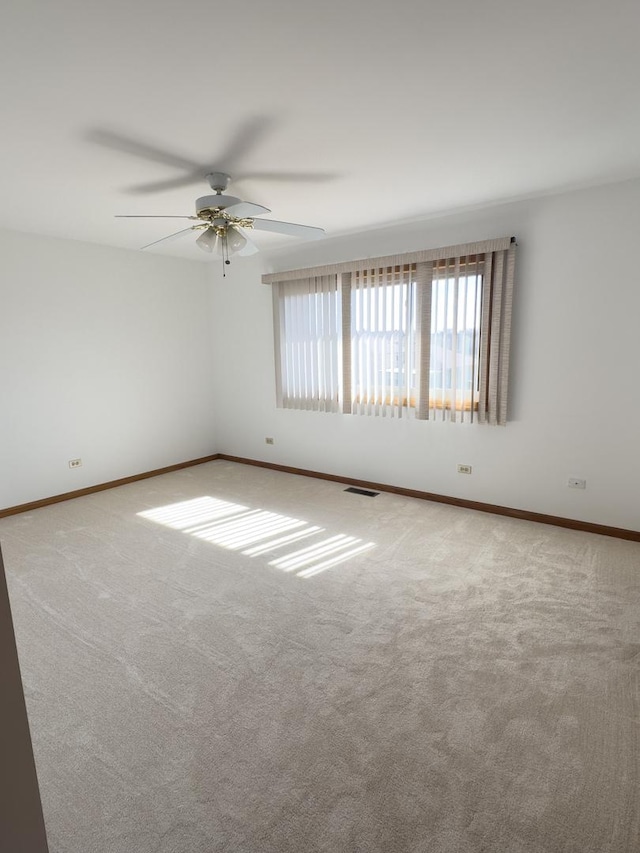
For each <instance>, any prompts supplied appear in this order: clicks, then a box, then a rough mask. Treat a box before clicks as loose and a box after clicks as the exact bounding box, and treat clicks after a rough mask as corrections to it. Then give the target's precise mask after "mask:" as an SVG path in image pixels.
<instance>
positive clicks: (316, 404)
mask: <svg viewBox="0 0 640 853" xmlns="http://www.w3.org/2000/svg"><path fill="white" fill-rule="evenodd" d="M273 295H274V312H275V315H276V316H275V320H276V322H275V327H276V329H277V330H279V333H278V334H277V335H276V347H277V350H278V351H279V353H277V354H278V356H279V357H278V358H277V359H276V361H277V363H279V366H280V369H279V370H278V371H277V372H276V379H277V382H276V386H277V387H276V392H277V397H278V405H279V406H281V407H282V408H285V409H315V410H317V411H321V412H337V411H338V402H339V384H340V382H339V379H340V368H339V363H338V362H339V346H338V343H339V340H340V336H341V333H340V323H341V317H340V314H341V312H340V310H339V308H340V306H339V303H338V299H339V294H338V286H337V276H336V275H323V276H313V277H311V278H308V279H303V280H300V281H288V282H281V283H280V284H278V285H276V286H274V292H273Z"/></svg>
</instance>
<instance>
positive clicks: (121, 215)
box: [113, 213, 200, 219]
mask: <svg viewBox="0 0 640 853" xmlns="http://www.w3.org/2000/svg"><path fill="white" fill-rule="evenodd" d="M113 218H114V219H200V217H199V216H181V215H177V216H171V215H168V216H156V215H155V214H150V215H147V214H145V213H116V215H115V216H114V217H113Z"/></svg>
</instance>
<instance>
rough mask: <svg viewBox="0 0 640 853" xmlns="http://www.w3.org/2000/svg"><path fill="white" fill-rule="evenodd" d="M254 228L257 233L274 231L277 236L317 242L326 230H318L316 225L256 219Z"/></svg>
mask: <svg viewBox="0 0 640 853" xmlns="http://www.w3.org/2000/svg"><path fill="white" fill-rule="evenodd" d="M253 227H254V229H255V230H256V231H273V232H274V233H276V234H289V235H290V236H291V237H306V238H307V239H308V240H317V239H318V238H319V237H322V236H323V234H324V228H316V227H315V226H314V225H296V224H295V223H294V222H278V220H277V219H254V220H253Z"/></svg>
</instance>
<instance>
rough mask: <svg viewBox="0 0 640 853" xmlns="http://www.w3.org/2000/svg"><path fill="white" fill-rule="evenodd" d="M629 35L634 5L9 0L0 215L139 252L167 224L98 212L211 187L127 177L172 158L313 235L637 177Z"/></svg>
mask: <svg viewBox="0 0 640 853" xmlns="http://www.w3.org/2000/svg"><path fill="white" fill-rule="evenodd" d="M639 35H640V3H639V2H638V0H609V2H608V3H604V2H603V0H535V2H531V0H527V2H523V1H522V0H482V2H478V0H398V2H395V3H393V2H389V0H323V2H321V3H314V4H310V3H305V2H304V0H245V2H238V3H233V2H226V3H220V2H212V0H208V2H203V0H191V2H189V3H178V2H175V0H171V2H168V0H108V2H105V0H100V2H97V0H57V2H55V3H43V2H42V0H8V2H6V0H5V4H4V5H3V13H2V32H1V33H0V70H1V76H0V80H1V81H2V83H1V84H0V85H1V86H2V89H3V93H2V130H1V131H0V153H1V155H2V156H1V157H0V184H1V186H2V193H1V195H0V226H4V227H7V228H13V229H18V230H23V231H33V232H38V233H42V234H50V235H55V236H60V237H69V238H74V239H79V240H89V241H93V242H98V243H105V244H108V245H112V246H121V247H126V248H137V247H139V246H142V245H144V244H145V243H148V242H150V241H151V240H154V239H158V238H159V237H161V236H163V235H165V234H168V233H171V231H177V230H178V229H179V228H180V227H184V226H183V225H181V224H180V220H176V223H174V222H172V221H171V220H168V221H167V222H163V220H148V221H145V220H118V219H114V218H113V217H114V214H116V213H130V214H139V213H149V214H190V213H192V212H193V202H194V200H195V198H196V197H197V196H199V195H205V194H207V191H208V186H207V184H206V182H205V181H204V179H203V180H202V181H200V182H197V183H194V184H193V185H192V186H186V187H179V188H173V189H171V188H168V189H165V190H164V191H162V192H157V193H154V194H150V193H147V194H143V193H140V192H135V191H133V188H135V187H138V186H140V185H144V184H148V183H153V182H160V181H167V180H172V179H174V178H181V177H183V176H185V175H186V174H187V172H188V170H187V169H186V168H184V167H183V166H181V165H179V161H180V160H183V161H185V166H186V165H187V164H194V168H195V171H196V172H198V171H201V172H202V175H203V178H204V174H205V173H206V172H207V171H208V170H209V169H210V168H211V167H216V168H217V169H220V170H224V171H229V172H231V173H232V174H233V175H234V176H235V177H236V179H237V180H236V181H235V182H234V183H233V184H232V185H231V187H230V190H229V191H230V192H231V193H232V194H234V195H237V196H240V197H241V198H243V199H245V200H248V201H252V202H257V203H258V204H264V205H266V206H268V207H270V208H271V209H272V211H273V213H272V217H273V218H276V219H284V220H288V221H293V222H301V223H305V224H309V225H317V226H321V227H323V228H325V229H326V231H327V233H328V234H329V235H335V234H343V233H345V232H349V231H358V230H362V229H366V228H369V227H373V226H379V225H381V224H384V223H387V222H397V221H401V220H404V219H410V218H417V217H422V216H430V215H434V214H437V213H441V212H448V211H452V210H458V209H461V208H464V207H469V206H474V205H481V204H488V203H492V202H496V201H499V200H506V199H515V198H523V197H528V196H532V195H536V194H539V193H546V192H554V191H559V190H562V189H567V188H573V187H581V186H586V185H590V184H595V183H601V182H602V183H604V182H607V181H614V180H621V179H626V178H632V177H637V176H640V98H638V86H639V84H640V51H639V50H638V37H639ZM127 147H128V148H129V149H133V151H135V150H141V147H144V148H146V149H148V148H154V149H157V150H158V151H161V152H166V154H167V157H166V158H164V159H163V157H162V156H158V157H157V158H155V159H154V158H146V157H142V156H138V155H137V154H135V153H132V151H131V150H130V151H127V150H124V149H126V148H127ZM168 155H171V156H168ZM200 167H201V168H200ZM189 168H191V167H189ZM258 173H263V174H264V173H271V177H270V178H269V177H264V178H262V179H259V178H258V177H251V175H252V174H253V175H256V174H258ZM273 173H289V179H288V180H283V179H277V176H276V175H275V174H273ZM292 173H294V174H295V173H301V177H300V179H299V180H292V179H291V177H292ZM244 176H246V177H244ZM293 239H294V238H287V237H276V236H274V235H269V234H261V235H258V236H257V240H256V241H257V242H259V243H260V244H261V246H262V247H263V248H265V249H269V248H274V247H276V246H282V245H283V244H284V243H286V242H287V241H292V240H293ZM157 251H163V252H165V253H167V254H174V255H180V256H185V257H192V258H196V259H199V260H202V259H203V258H206V256H204V255H203V253H202V252H200V251H199V250H198V249H197V248H196V247H195V246H194V245H193V240H192V238H191V237H190V236H189V237H187V238H186V240H184V241H179V242H176V243H170V244H168V245H167V246H166V247H165V248H160V247H159V248H158V250H157Z"/></svg>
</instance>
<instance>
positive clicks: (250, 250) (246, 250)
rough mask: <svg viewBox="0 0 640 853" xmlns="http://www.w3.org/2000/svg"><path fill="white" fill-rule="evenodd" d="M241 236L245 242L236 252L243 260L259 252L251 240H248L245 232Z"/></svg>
mask: <svg viewBox="0 0 640 853" xmlns="http://www.w3.org/2000/svg"><path fill="white" fill-rule="evenodd" d="M242 236H243V237H244V239H245V240H246V241H247V242H246V244H245V245H244V246H243V247H242V249H240V251H239V252H238V254H239V255H242V257H243V258H247V257H248V256H249V255H255V253H256V252H259V251H260V249H259V248H258V247H257V246H256V244H255V243H254V242H253V240H250V239H249V237H248V235H247V232H246V230H243V232H242Z"/></svg>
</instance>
